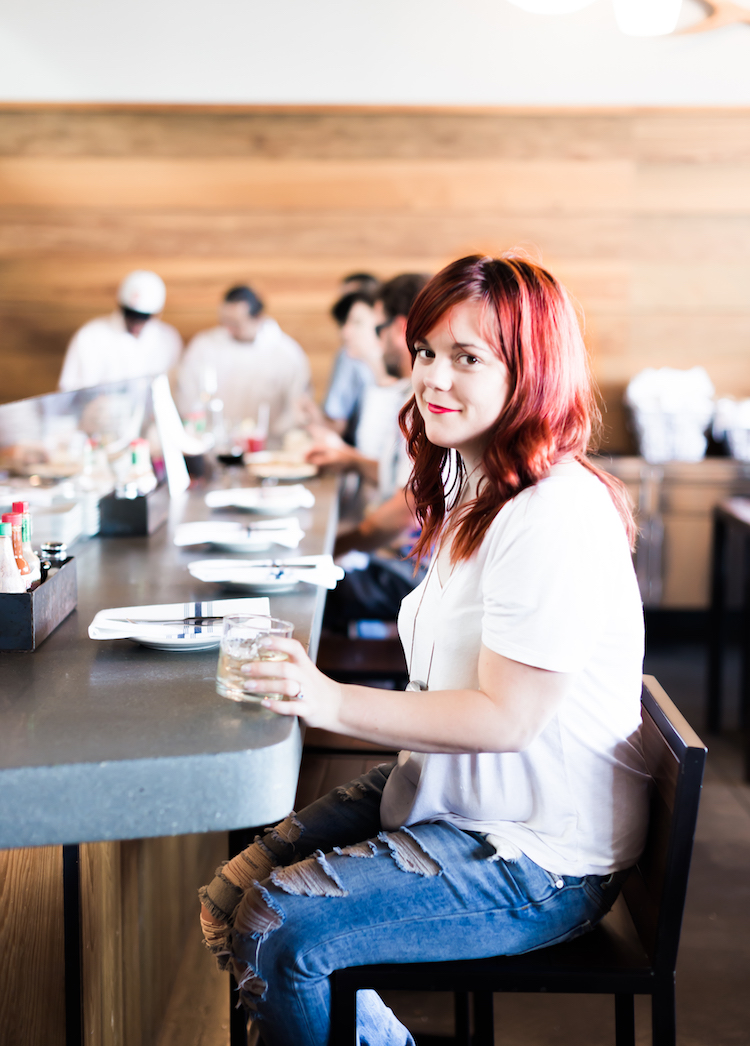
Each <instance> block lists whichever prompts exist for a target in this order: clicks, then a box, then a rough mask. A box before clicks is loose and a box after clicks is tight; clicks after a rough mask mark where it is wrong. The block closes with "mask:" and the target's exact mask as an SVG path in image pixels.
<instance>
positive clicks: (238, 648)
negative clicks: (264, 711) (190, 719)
mask: <svg viewBox="0 0 750 1046" xmlns="http://www.w3.org/2000/svg"><path fill="white" fill-rule="evenodd" d="M292 632H293V626H292V624H291V622H289V621H280V620H279V619H278V618H276V617H269V616H268V615H267V614H231V615H227V616H226V617H225V618H224V631H223V633H222V636H221V647H220V650H219V664H218V667H217V669H216V691H217V693H219V694H221V696H222V697H228V698H229V699H230V700H231V701H254V702H259V701H262V700H263V699H264V698H266V697H271V698H274V699H275V700H277V701H279V700H280V701H288V700H290V699H289V698H288V697H286V696H285V695H284V694H269V693H266V691H257V690H254V689H253V685H255V686H257V685H258V683H255V684H253V680H251V679H250V678H249V677H248V676H246V675H244V674H243V673H242V666H243V665H245V664H247V663H248V662H250V661H288V660H289V659H288V656H287V655H286V654H284V653H282V651H280V650H270V649H269V648H268V647H265V646H263V642H264V640H265V639H267V638H268V637H269V636H287V637H288V638H290V639H291V636H292Z"/></svg>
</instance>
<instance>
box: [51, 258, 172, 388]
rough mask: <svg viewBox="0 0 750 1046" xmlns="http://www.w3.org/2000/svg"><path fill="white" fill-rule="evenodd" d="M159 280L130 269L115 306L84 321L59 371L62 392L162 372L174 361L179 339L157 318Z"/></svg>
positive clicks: (161, 297)
mask: <svg viewBox="0 0 750 1046" xmlns="http://www.w3.org/2000/svg"><path fill="white" fill-rule="evenodd" d="M165 299H166V289H165V287H164V281H163V280H162V279H161V277H160V276H157V275H156V273H155V272H148V271H147V270H144V269H138V270H136V271H135V272H131V273H130V274H129V275H128V276H126V277H125V279H124V280H123V281H122V283H121V284H120V287H119V289H118V291H117V303H118V305H119V309H116V310H115V311H114V312H113V313H111V314H110V315H109V316H100V317H98V318H97V319H95V320H89V322H88V323H85V324H84V325H83V327H81V329H80V330H79V331H77V332H76V333H75V334H74V335H73V337H72V338H71V340H70V345H68V351H67V352H66V354H65V361H64V363H63V368H62V371H61V373H60V381H59V383H58V384H59V388H60V389H61V390H62V391H64V392H67V391H71V390H73V389H86V388H90V387H91V386H92V385H106V384H108V383H109V382H112V381H124V380H126V379H127V378H140V377H144V376H148V375H152V374H162V373H164V372H165V371H169V370H171V369H172V368H173V367H175V366H176V365H177V362H178V361H179V358H180V353H181V351H182V338H181V337H180V335H179V334H178V333H177V331H176V330H175V328H174V327H170V326H169V324H167V323H162V321H161V320H160V319H158V315H157V314H158V313H160V312H161V310H162V309H163V308H164V301H165Z"/></svg>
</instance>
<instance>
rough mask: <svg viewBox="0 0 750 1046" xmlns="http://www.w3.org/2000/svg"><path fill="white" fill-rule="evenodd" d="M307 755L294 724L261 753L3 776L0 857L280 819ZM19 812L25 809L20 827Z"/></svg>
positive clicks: (21, 771)
mask: <svg viewBox="0 0 750 1046" xmlns="http://www.w3.org/2000/svg"><path fill="white" fill-rule="evenodd" d="M301 755H302V740H301V734H300V730H299V728H298V727H296V726H295V729H294V730H292V731H290V735H289V737H288V738H287V739H286V740H285V741H283V742H282V743H280V744H276V745H271V746H269V747H268V748H267V749H263V750H261V751H259V750H258V749H254V750H248V751H240V752H227V753H219V754H202V755H196V756H182V757H179V758H166V759H160V760H158V761H154V760H149V759H139V760H122V761H117V762H107V763H84V764H80V763H79V764H72V765H62V766H50V767H46V768H45V772H44V773H43V774H40V773H39V769H40V768H39V767H23V768H20V769H12V770H5V771H3V772H2V773H0V849H13V848H15V847H24V846H43V845H59V844H67V843H83V842H104V841H108V840H115V839H140V838H147V837H155V836H164V835H183V834H190V833H197V832H220V831H227V830H233V829H237V828H250V827H254V826H257V825H262V824H268V823H271V822H273V821H278V820H281V819H282V818H283V817H285V816H286V815H287V814H288V813H289V811H290V810H291V809H292V807H293V805H294V787H295V786H294V782H295V781H296V777H297V774H296V769H297V768H298V767H299V762H300V759H301ZM290 763H291V764H293V765H294V767H295V773H294V774H290V773H289V766H290ZM259 794H260V795H261V796H262V799H261V800H260V802H259V798H258V796H259ZM115 806H116V808H117V813H116V816H113V810H114V807H115ZM14 810H24V811H25V817H24V819H23V822H21V821H20V820H19V819H18V818H14V816H13V811H14ZM251 810H252V813H250V811H251ZM30 811H31V814H29V812H30Z"/></svg>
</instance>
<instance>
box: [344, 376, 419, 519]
mask: <svg viewBox="0 0 750 1046" xmlns="http://www.w3.org/2000/svg"><path fill="white" fill-rule="evenodd" d="M411 394H412V388H411V379H410V378H401V379H400V380H399V381H396V382H393V384H391V385H370V386H368V388H366V389H365V392H364V396H363V398H362V412H361V414H360V418H359V425H358V426H357V433H356V436H355V444H356V447H357V450H359V451H361V452H362V454H364V455H365V457H367V458H375V459H377V462H378V495H379V498H380V500H381V501H385V500H386V498H389V497H390V496H391V495H392V494H395V493H396V491H397V490H400V489H401V488H402V487H405V486H406V482H407V480H408V479H409V476H410V474H411V461H410V459H409V456H408V454H407V453H406V442H405V440H404V437H403V436H402V435H401V429H400V428H399V426H398V415H399V411H400V410H401V408H402V407H403V405H404V404H405V403H406V401H407V400H408V399H409V397H410V396H411Z"/></svg>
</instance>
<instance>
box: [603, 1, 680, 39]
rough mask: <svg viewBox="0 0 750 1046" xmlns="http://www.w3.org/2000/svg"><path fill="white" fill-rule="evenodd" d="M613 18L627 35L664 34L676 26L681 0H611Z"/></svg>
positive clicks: (670, 31)
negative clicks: (613, 9)
mask: <svg viewBox="0 0 750 1046" xmlns="http://www.w3.org/2000/svg"><path fill="white" fill-rule="evenodd" d="M612 3H613V5H614V8H615V19H616V21H617V27H618V29H619V30H620V32H621V33H625V34H626V35H627V36H666V35H667V34H668V33H673V32H674V31H675V29H676V27H677V19H678V18H679V15H680V7H681V6H682V0H612Z"/></svg>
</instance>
